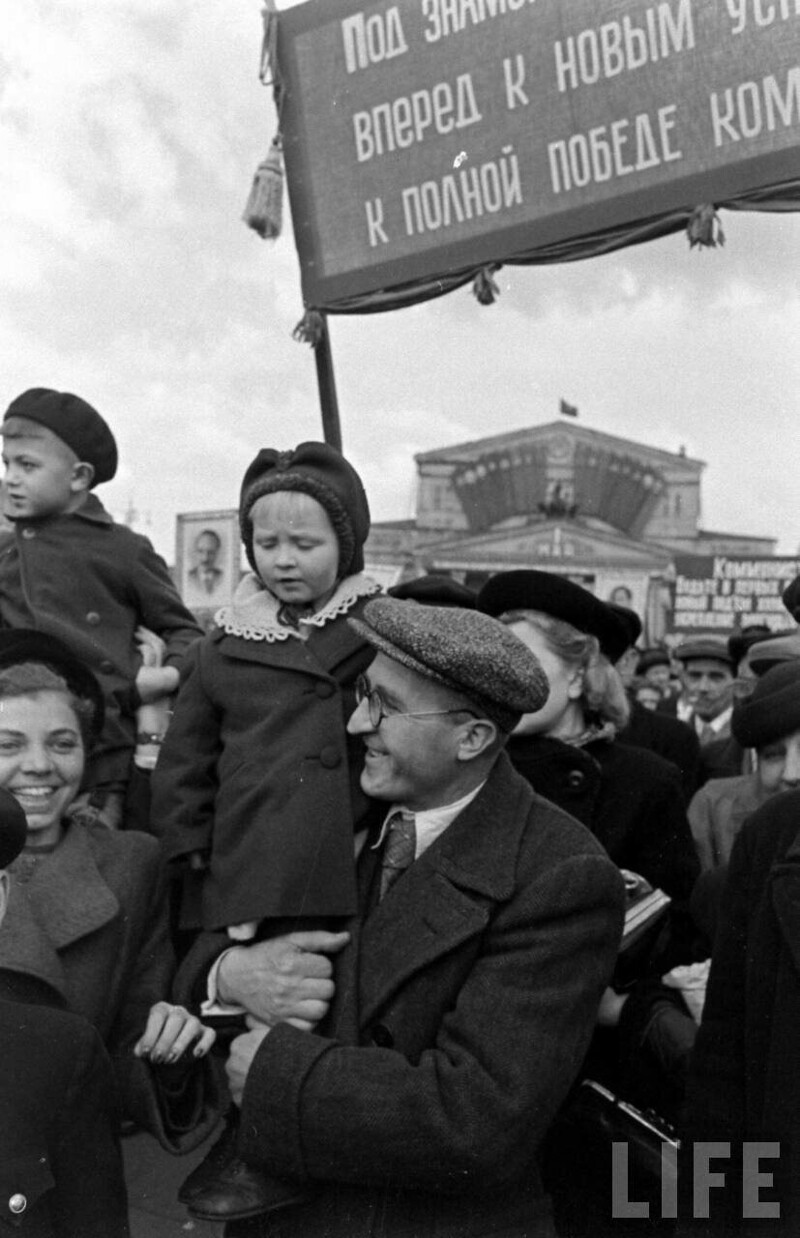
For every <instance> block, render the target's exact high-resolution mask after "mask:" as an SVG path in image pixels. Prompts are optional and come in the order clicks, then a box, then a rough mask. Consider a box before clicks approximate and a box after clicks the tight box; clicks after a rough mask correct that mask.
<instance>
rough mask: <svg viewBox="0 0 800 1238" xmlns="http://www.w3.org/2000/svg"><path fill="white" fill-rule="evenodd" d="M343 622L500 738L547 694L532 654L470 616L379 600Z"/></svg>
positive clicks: (499, 627) (493, 623)
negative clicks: (470, 709)
mask: <svg viewBox="0 0 800 1238" xmlns="http://www.w3.org/2000/svg"><path fill="white" fill-rule="evenodd" d="M348 622H349V623H350V625H351V627H353V628H354V629H355V631H356V632H358V634H359V636H361V637H362V638H363V639H364V640H366V641H368V642H369V644H370V645H372V646H373V647H374V648H375V649H377V650H379V652H380V653H383V654H385V655H386V656H387V657H388V658H391V659H392V660H393V661H394V662H399V663H400V664H401V665H402V666H405V667H408V669H409V670H412V671H415V672H416V673H417V674H418V675H422V676H423V677H424V678H426V679H432V680H434V682H435V683H440V684H443V685H444V686H445V687H446V688H450V689H451V690H452V691H453V692H456V693H458V694H459V695H460V696H463V697H465V698H466V699H467V700H468V701H469V702H471V703H472V704H473V705H474V706H475V708H476V710H477V712H478V713H479V714H480V715H481V716H482V717H486V718H489V719H490V720H491V721H492V722H495V723H497V725H498V727H499V728H500V729H501V730H502V731H513V729H514V727H515V726H516V725H517V723H518V722H519V720H520V718H521V717H522V715H523V714H527V713H536V712H538V710H540V709H541V708H542V706H543V705H544V703H545V701H546V700H547V697H548V694H549V692H550V686H549V684H548V681H547V676H546V675H545V673H544V671H543V670H542V667H541V664H540V663H539V660H538V658H537V657H536V656H535V655H534V654H533V653H532V652H531V651H530V649H528V648H527V646H526V645H524V644H523V643H522V641H521V640H519V639H518V638H517V637H516V636H515V635H514V633H513V632H511V631H510V630H509V629H508V628H507V627H505V626H504V625H503V624H502V623H498V622H497V620H496V619H491V618H490V617H489V616H488V615H482V614H479V612H478V611H476V610H466V609H461V608H459V607H455V606H425V605H421V604H420V603H419V602H412V601H401V600H399V599H398V598H389V597H380V598H373V599H372V600H371V601H370V602H367V604H366V606H365V607H364V610H363V618H361V619H349V620H348Z"/></svg>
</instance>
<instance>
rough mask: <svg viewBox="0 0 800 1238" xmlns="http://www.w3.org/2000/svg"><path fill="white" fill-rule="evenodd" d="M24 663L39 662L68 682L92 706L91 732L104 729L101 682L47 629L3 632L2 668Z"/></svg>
mask: <svg viewBox="0 0 800 1238" xmlns="http://www.w3.org/2000/svg"><path fill="white" fill-rule="evenodd" d="M23 662H38V663H40V664H42V665H43V666H47V667H49V669H50V670H51V671H53V672H54V673H55V674H56V675H60V676H61V678H62V679H63V680H64V681H65V683H66V685H67V687H68V688H69V690H70V692H72V693H74V695H75V696H77V697H78V698H79V699H80V700H84V701H88V702H89V703H90V704H91V706H92V719H91V723H90V726H89V734H90V738H91V739H92V740H96V739H97V738H98V736H99V735H100V733H101V732H102V730H103V721H104V718H105V705H104V701H103V691H102V688H101V687H100V684H99V682H98V681H97V679H96V678H95V676H94V675H93V674H92V672H91V671H90V670H89V667H88V666H87V665H86V663H85V662H82V661H81V660H80V658H76V656H75V654H74V653H73V652H72V650H71V649H70V648H69V647H68V646H67V645H65V644H64V642H63V641H61V640H59V639H58V637H57V636H50V635H49V634H48V633H47V632H37V631H35V630H34V629H33V628H7V629H5V630H3V631H0V671H4V670H7V669H8V668H9V667H12V666H20V665H21V664H22V663H23Z"/></svg>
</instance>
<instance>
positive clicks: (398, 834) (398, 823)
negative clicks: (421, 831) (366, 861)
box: [379, 809, 417, 898]
mask: <svg viewBox="0 0 800 1238" xmlns="http://www.w3.org/2000/svg"><path fill="white" fill-rule="evenodd" d="M416 850H417V830H416V825H415V823H414V814H413V812H406V811H404V810H400V809H398V810H397V812H394V813H393V814H392V816H391V817H390V818H389V829H388V833H387V836H386V842H385V843H384V845H383V859H382V861H381V890H380V896H379V897H380V898H383V896H384V895H385V894H386V891H387V890H389V889H390V888H391V887H392V886H393V885H394V883H395V882H396V881H397V879H398V877H401V876H402V874H403V873H404V872H405V871H406V869H407V868H408V866H409V865H410V864H413V862H414V857H415V855H416Z"/></svg>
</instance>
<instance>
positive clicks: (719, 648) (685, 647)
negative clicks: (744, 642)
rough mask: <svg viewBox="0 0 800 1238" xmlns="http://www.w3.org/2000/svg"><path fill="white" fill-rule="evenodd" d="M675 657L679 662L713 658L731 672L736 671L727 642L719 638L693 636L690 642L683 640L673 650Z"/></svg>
mask: <svg viewBox="0 0 800 1238" xmlns="http://www.w3.org/2000/svg"><path fill="white" fill-rule="evenodd" d="M675 657H676V658H677V659H678V661H679V662H694V661H695V660H696V659H698V658H703V659H708V658H713V659H715V660H716V661H717V662H724V663H725V665H726V666H729V667H730V668H731V670H735V669H736V663H735V662H734V660H733V658H732V657H731V652H730V650H729V648H728V642H727V641H726V640H723V639H722V637H721V636H694V637H692V638H691V640H685V641H683V643H682V644H680V645H678V647H677V649H676V650H675Z"/></svg>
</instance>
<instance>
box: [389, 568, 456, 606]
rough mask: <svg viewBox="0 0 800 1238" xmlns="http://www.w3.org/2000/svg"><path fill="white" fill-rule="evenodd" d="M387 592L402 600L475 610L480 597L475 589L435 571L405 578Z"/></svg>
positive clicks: (390, 595)
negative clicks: (410, 578)
mask: <svg viewBox="0 0 800 1238" xmlns="http://www.w3.org/2000/svg"><path fill="white" fill-rule="evenodd" d="M386 592H387V593H388V595H389V597H392V598H399V599H400V601H402V602H422V603H423V604H424V605H426V606H462V607H464V608H465V609H466V610H475V604H476V602H477V599H478V595H477V593H476V592H475V590H474V589H469V588H467V586H466V585H462V584H460V583H459V582H458V581H457V580H453V579H452V577H450V576H438V575H435V574H434V573H429V574H428V575H427V576H415V577H414V579H413V580H403V581H401V583H400V584H399V585H392V587H391V589H387V590H386Z"/></svg>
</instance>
